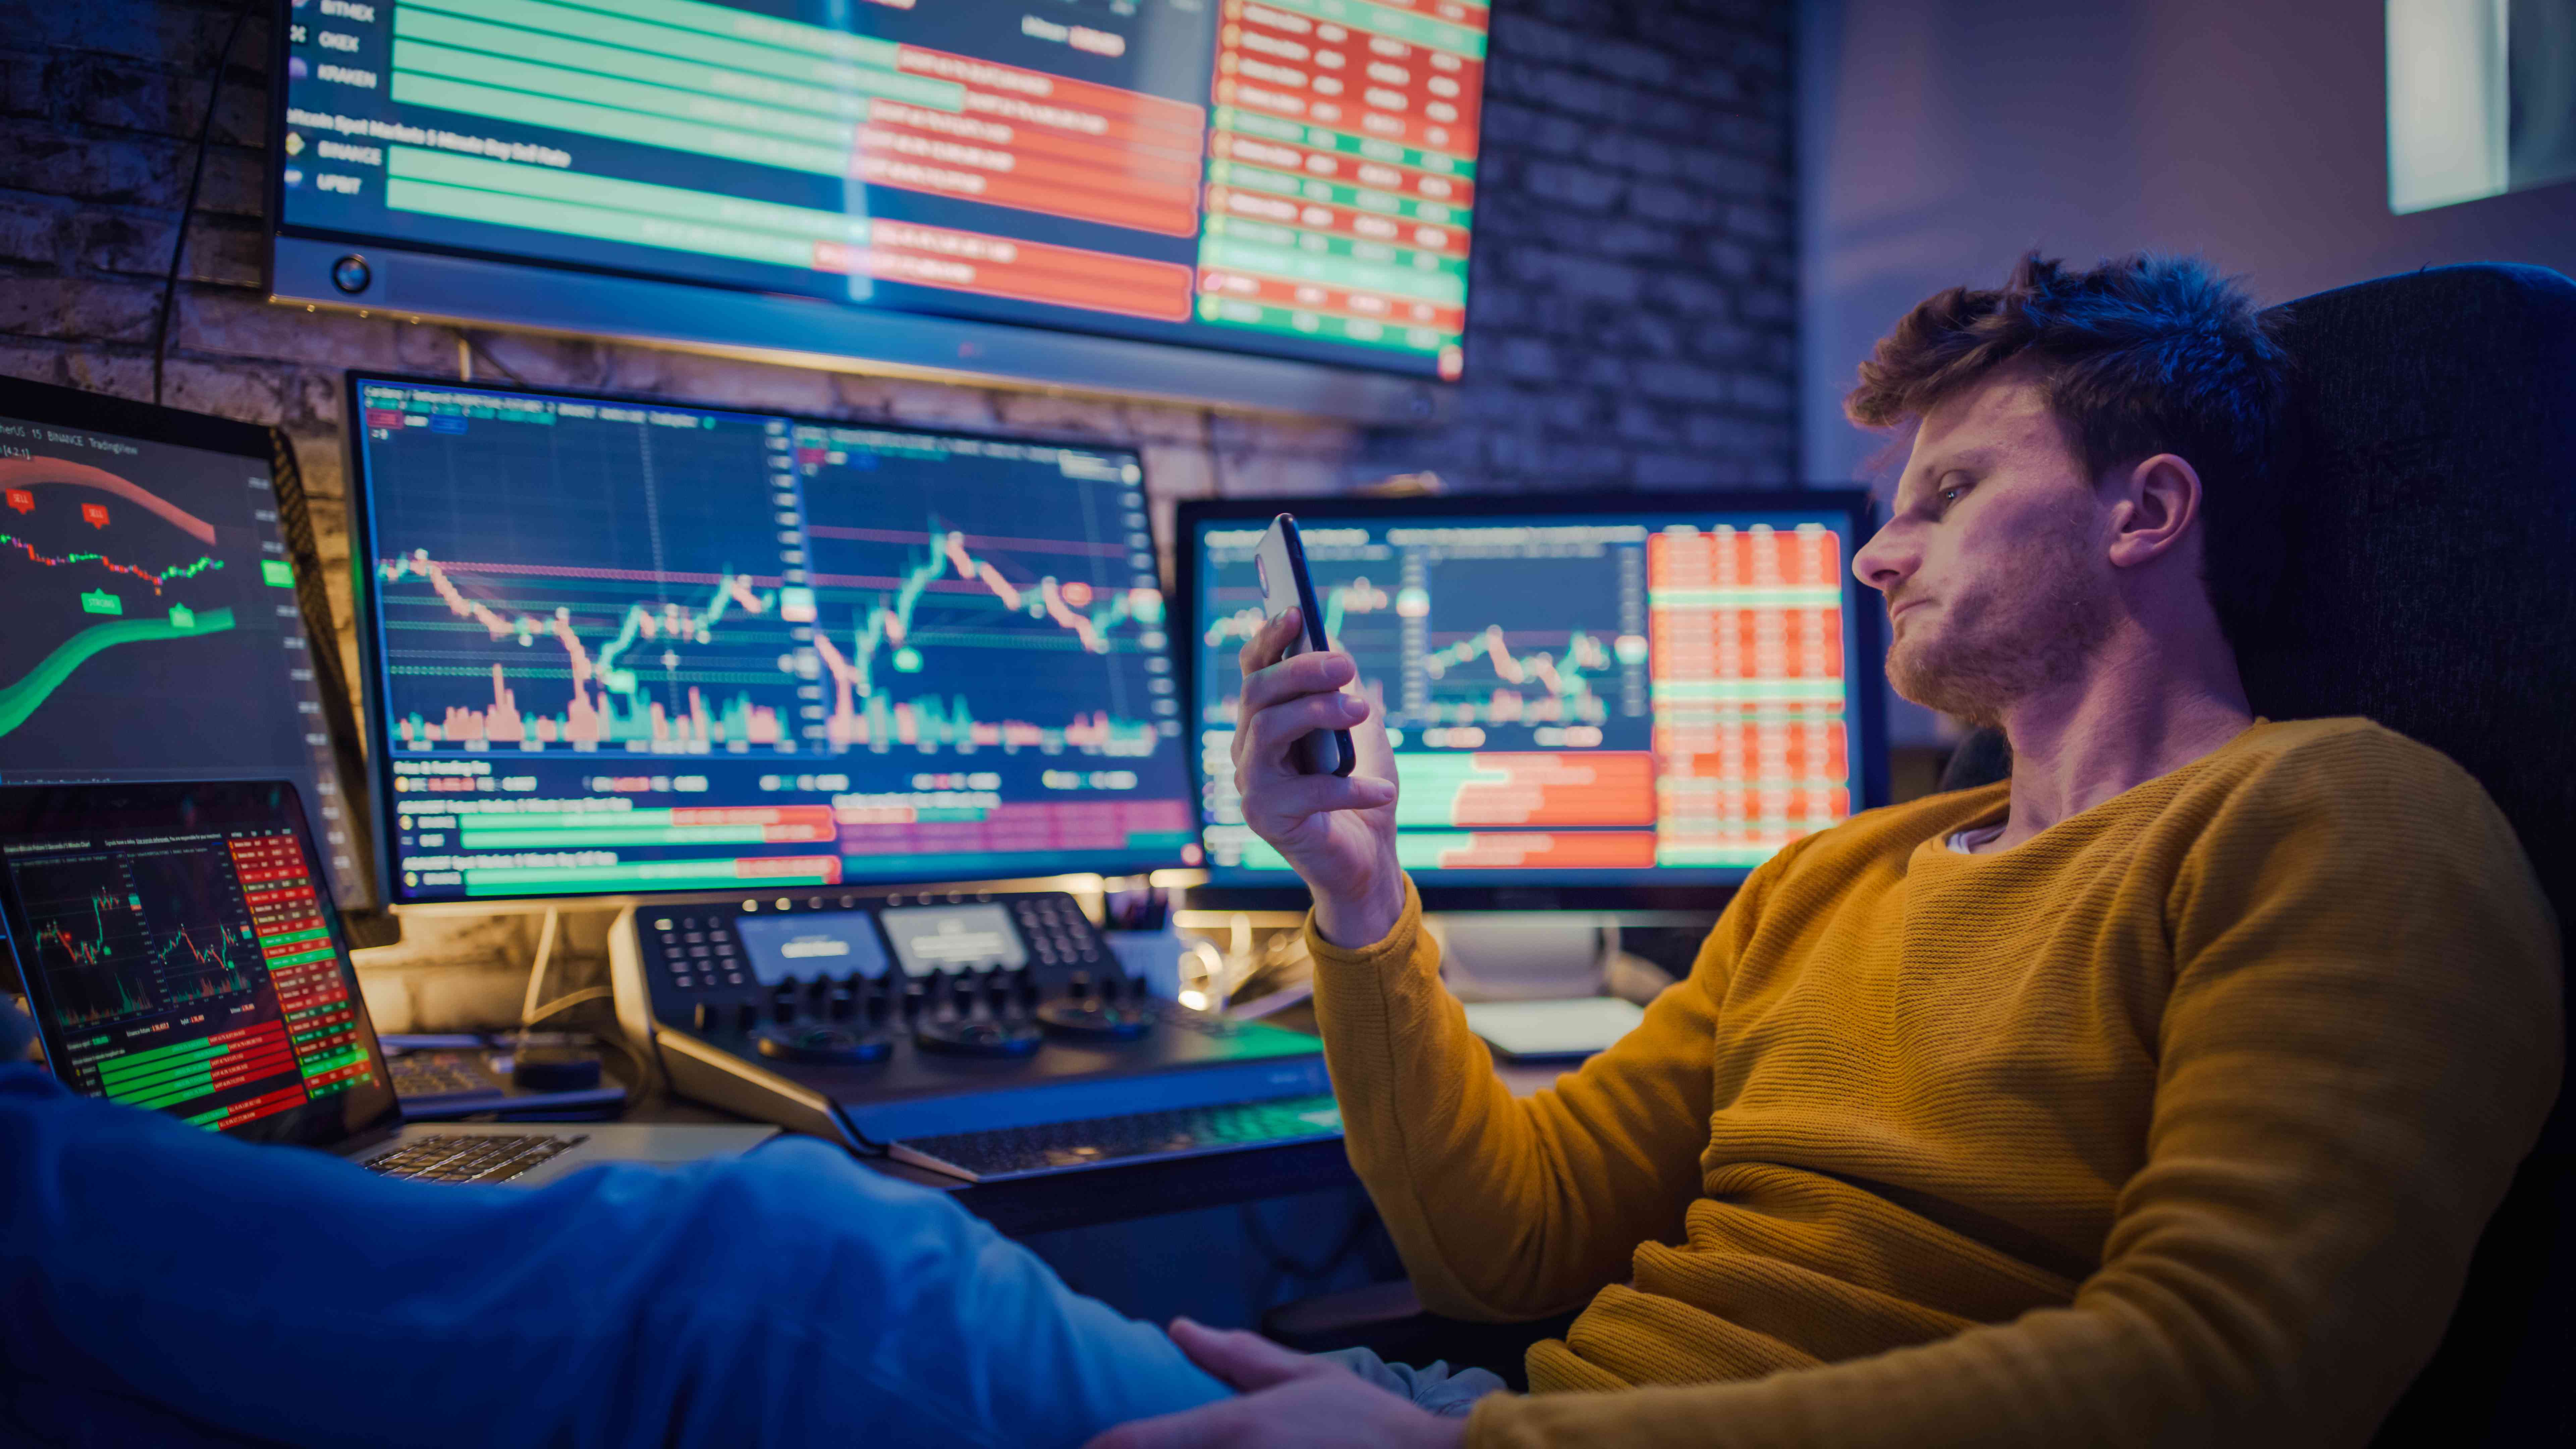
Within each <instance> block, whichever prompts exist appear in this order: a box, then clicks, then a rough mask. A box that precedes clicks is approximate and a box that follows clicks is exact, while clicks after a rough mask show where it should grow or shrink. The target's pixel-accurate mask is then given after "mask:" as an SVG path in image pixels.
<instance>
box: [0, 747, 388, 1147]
mask: <svg viewBox="0 0 2576 1449" xmlns="http://www.w3.org/2000/svg"><path fill="white" fill-rule="evenodd" d="M302 808H303V807H302V804H301V802H300V801H299V799H298V798H297V796H296V793H295V787H294V786H292V785H290V784H287V783H285V782H283V781H274V782H262V783H255V784H236V783H224V784H204V783H196V784H162V785H61V786H49V785H38V786H20V787H13V788H6V789H0V905H5V920H6V923H7V930H8V938H9V941H8V944H9V946H10V948H11V952H12V954H13V955H14V956H15V958H16V960H17V964H18V971H19V976H20V979H21V981H22V982H23V983H24V985H25V987H26V991H27V995H28V1004H29V1006H30V1007H31V1008H32V1012H33V1015H34V1016H35V1018H36V1022H37V1025H38V1027H39V1029H40V1030H41V1032H42V1034H43V1040H44V1048H45V1056H46V1059H47V1061H48V1062H50V1063H51V1064H52V1067H53V1070H54V1073H55V1075H56V1076H58V1077H60V1078H61V1079H62V1080H63V1081H64V1083H66V1084H67V1085H69V1086H70V1087H72V1088H73V1089H74V1090H76V1091H80V1092H85V1093H88V1094H89V1095H91V1096H96V1097H106V1098H109V1099H110V1100H113V1101H119V1102H125V1103H128V1104H131V1105H133V1106H137V1107H146V1108H151V1109H153V1110H156V1111H163V1112H168V1113H171V1114H172V1115H174V1116H177V1117H179V1118H181V1119H183V1120H185V1121H188V1122H191V1123H194V1124H196V1125H198V1126H201V1127H205V1128H207V1129H209V1130H211V1131H219V1132H226V1133H230V1134H232V1135H234V1136H238V1137H245V1138H251V1139H255V1140H260V1141H282V1142H298V1143H305V1144H308V1145H313V1146H331V1145H335V1144H338V1143H340V1142H342V1141H344V1140H346V1139H348V1138H350V1137H352V1136H355V1135H356V1134H358V1133H360V1132H363V1131H366V1130H369V1129H371V1128H375V1127H380V1126H390V1125H392V1124H393V1123H394V1122H395V1121H396V1120H397V1119H398V1117H399V1108H398V1106H397V1104H396V1102H395V1098H394V1093H393V1088H392V1085H391V1079H390V1078H389V1077H388V1075H387V1073H386V1070H385V1062H384V1054H383V1051H382V1050H381V1049H380V1048H379V1047H378V1046H377V1044H376V1036H375V1029H374V1027H373V1026H372V1025H371V1024H370V1023H369V1021H368V1019H367V1012H366V1006H365V1003H364V1002H363V1001H362V1000H361V999H360V998H359V995H358V980H357V974H356V972H355V970H354V969H353V968H352V967H351V966H350V964H349V957H348V952H347V950H346V948H345V947H344V945H343V944H342V938H341V934H340V923H339V919H338V915H337V913H336V912H335V911H334V910H333V909H332V905H331V898H330V892H329V890H328V888H327V887H326V886H325V885H324V883H323V876H322V873H321V868H320V862H319V860H318V859H317V858H316V856H315V854H314V850H313V843H312V839H311V837H310V836H309V835H308V834H307V833H306V828H305V824H304V816H303V814H302Z"/></svg>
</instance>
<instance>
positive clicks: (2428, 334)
mask: <svg viewBox="0 0 2576 1449" xmlns="http://www.w3.org/2000/svg"><path fill="white" fill-rule="evenodd" d="M2273 310H2274V315H2276V317H2277V318H2278V320H2279V321H2280V322H2281V324H2282V334H2281V335H2282V340H2283V343H2284V344H2285V346H2286V347H2287V348H2288V350H2289V353H2290V356H2291V358H2292V359H2293V360H2294V362H2295V363H2296V364H2297V366H2298V379H2297V382H2296V384H2295V386H2294V389H2293V396H2292V405H2291V413H2292V417H2291V428H2290V449H2289V456H2288V459H2287V462H2286V466H2285V467H2283V468H2282V469H2281V470H2279V472H2278V474H2277V479H2276V481H2277V485H2278V486H2279V487H2280V488H2281V490H2282V493H2281V497H2280V498H2279V499H2278V500H2276V501H2277V502H2278V503H2279V505H2280V507H2279V512H2278V516H2279V521H2280V524H2281V528H2282V532H2281V533H2280V534H2279V535H2277V536H2272V535H2258V536H2251V537H2245V538H2237V539H2228V538H2222V537H2217V536H2213V537H2212V539H2211V540H2210V554H2209V566H2210V568H2211V569H2212V570H2221V569H2228V568H2242V567H2246V566H2248V554H2249V553H2253V552H2256V551H2266V550H2277V551H2278V553H2279V562H2280V564H2281V571H2280V575H2279V578H2278V580H2277V582H2276V584H2275V585H2274V587H2273V589H2272V591H2271V594H2270V598H2269V600H2268V601H2267V603H2266V606H2265V607H2264V608H2262V609H2261V610H2260V611H2258V612H2257V613H2256V614H2254V615H2253V616H2252V617H2248V618H2244V619H2239V620H2234V621H2231V624H2232V633H2233V635H2234V642H2235V644H2236V652H2237V662H2238V664H2239V665H2240V667H2241V668H2242V670H2243V673H2244V677H2245V691H2246V695H2247V697H2248V701H2249V702H2250V703H2251V704H2252V706H2253V707H2254V710H2255V712H2256V713H2258V714H2263V715H2268V716H2270V717H2272V718H2275V719H2305V718H2315V717H2318V716H2324V715H2365V716H2368V717H2369V718H2371V719H2374V720H2377V721H2378V722H2379V723H2381V724H2383V725H2386V726H2388V727H2389V728H2390V729H2393V730H2396V731H2398V732H2399V733H2401V734H2404V735H2407V736H2409V737H2411V738H2414V739H2417V740H2421V741H2422V742H2424V743H2425V744H2428V745H2431V746H2433V747H2434V748H2435V749H2438V750H2440V751H2442V752H2443V753H2444V754H2447V755H2449V756H2450V757H2451V758H2452V759H2454V760H2457V761H2458V762H2459V763H2460V765H2461V766H2462V767H2463V768H2465V769H2467V770H2468V772H2469V773H2470V774H2472V775H2474V776H2476V777H2477V778H2478V780H2479V782H2480V783H2482V784H2484V785H2485V786H2486V788H2487V792H2488V793H2489V794H2490V795H2492V796H2494V797H2495V802H2496V804H2497V806H2498V807H2499V808H2501V809H2502V810H2503V812H2504V814H2505V817H2506V819H2508V820H2510V821H2511V822H2512V823H2513V827H2514V830H2515V831H2516V833H2517V834H2519V835H2520V836H2521V838H2522V845H2523V849H2524V850H2525V851H2526V852H2527V853H2528V854H2529V855H2530V857H2531V862H2532V865H2533V867H2534V869H2535V870H2536V871H2537V872H2538V874H2539V876H2540V883H2541V888H2542V889H2543V890H2544V891H2545V892H2546V893H2547V894H2548V896H2549V900H2550V904H2551V906H2552V907H2553V908H2554V909H2555V910H2556V911H2557V913H2558V920H2559V927H2560V935H2561V940H2562V943H2565V944H2569V945H2570V946H2571V947H2576V282H2571V281H2569V280H2568V279H2567V278H2566V277H2564V276H2561V275H2559V274H2558V273H2556V272H2553V271H2548V270H2546V269H2543V268H2538V267H2520V266H2498V265H2481V266H2464V267H2436V268H2432V269H2429V270H2425V271H2420V272H2410V273H2406V274H2404V275H2400V276H2393V277H2382V278H2380V279H2379V280H2377V281H2372V282H2363V283H2361V284H2359V285H2357V286H2351V287H2342V288H2338V289H2336V290H2334V291H2331V292H2321V293H2318V294H2317V295H2315V296H2313V297H2304V298H2301V299H2299V300H2298V301H2295V302H2288V303H2284V304H2282V305H2281V306H2280V307H2278V308H2275V309H2273ZM1957 760H1958V763H1959V765H1960V768H1959V769H1956V770H1954V771H1953V772H1952V773H1951V775H1949V776H1945V778H1944V781H1943V783H1944V785H1945V786H1954V787H1955V786H1958V785H1964V784H1975V783H1982V782H1983V781H1982V779H1980V778H1979V777H1980V776H1983V777H1984V778H2000V773H1999V772H2000V771H2005V770H2008V769H2009V763H2008V761H2009V756H2008V755H2005V754H2004V753H2002V752H2001V751H2000V750H1998V749H1996V748H1995V743H1994V742H1993V741H1991V740H1988V741H1977V742H1974V743H1972V744H1971V745H1969V746H1965V747H1963V748H1962V749H1961V751H1960V752H1959V754H1958V756H1957ZM1990 771H1991V772H1998V773H1991V774H1990V773H1988V772H1990ZM2562 965H2563V963H2562ZM2571 1004H2576V1003H2571ZM2571 1097H2576V1094H2571V1093H2569V1092H2567V1091H2563V1090H2562V1092H2561V1094H2560V1097H2559V1106H2558V1111H2557V1113H2556V1115H2555V1116H2554V1117H2553V1118H2552V1119H2551V1123H2550V1126H2549V1129H2548V1131H2547V1134H2546V1135H2545V1136H2544V1137H2543V1139H2542V1144H2541V1148H2540V1151H2539V1152H2538V1153H2537V1154H2536V1155H2535V1156H2534V1158H2533V1160H2532V1162H2531V1163H2530V1164H2528V1165H2526V1167H2525V1170H2524V1173H2523V1176H2522V1178H2521V1179H2520V1180H2518V1181H2517V1183H2516V1186H2515V1190H2514V1194H2513V1196H2512V1197H2511V1198H2509V1199H2508V1200H2507V1202H2506V1205H2505V1207H2504V1208H2503V1209H2502V1210H2501V1211H2499V1213H2498V1214H2497V1216H2496V1219H2495V1221H2494V1222H2493V1223H2492V1224H2491V1225H2490V1226H2489V1229H2488V1232H2487V1235H2486V1237H2485V1239H2484V1240H2482V1242H2481V1244H2480V1247H2479V1252H2478V1261H2477V1263H2476V1264H2475V1265H2474V1266H2473V1267H2472V1269H2471V1275H2470V1282H2469V1287H2468V1291H2467V1293H2466V1295H2465V1296H2464V1297H2463V1299H2462V1301H2461V1305H2460V1308H2459V1311H2458V1312H2457V1313H2456V1314H2455V1315H2454V1316H2453V1319H2452V1324H2451V1330H2450V1332H2449V1334H2448V1335H2447V1336H2446V1337H2445V1339H2444V1342H2443V1347H2442V1351H2441V1353H2440V1354H2439V1355H2438V1356H2437V1357H2436V1358H2435V1360H2434V1362H2433V1364H2432V1365H2431V1366H2430V1367H2428V1368H2427V1369H2426V1370H2425V1372H2424V1374H2423V1375H2422V1376H2421V1377H2420V1378H2419V1379H2418V1380H2417V1381H2416V1385H2415V1387H2414V1388H2413V1389H2412V1390H2410V1391H2409V1393H2408V1395H2407V1397H2406V1399H2405V1400H2404V1401H2403V1402H2401V1403H2400V1404H2399V1406H2398V1409H2397V1411H2396V1412H2395V1413H2394V1414H2392V1415H2391V1416H2390V1419H2389V1423H2388V1426H2387V1429H2386V1431H2385V1432H2384V1433H2383V1435H2382V1442H2385V1443H2396V1442H2415V1440H2416V1437H2417V1436H2418V1435H2419V1434H2421V1433H2423V1432H2426V1431H2432V1430H2435V1429H2437V1428H2438V1429H2439V1430H2440V1432H2442V1433H2443V1435H2444V1436H2445V1437H2446V1438H2448V1439H2449V1441H2450V1442H2453V1443H2475V1442H2477V1441H2478V1439H2479V1437H2480V1434H2481V1431H2482V1426H2483V1425H2485V1424H2487V1423H2489V1422H2493V1423H2494V1425H2495V1428H2496V1429H2497V1430H2498V1431H2499V1432H2504V1431H2505V1422H2506V1420H2509V1419H2512V1418H2514V1417H2515V1416H2517V1415H2520V1414H2522V1413H2526V1412H2528V1411H2529V1410H2530V1409H2531V1408H2532V1407H2533V1406H2534V1401H2533V1400H2532V1399H2530V1398H2526V1397H2525V1396H2524V1393H2523V1391H2524V1390H2527V1389H2528V1390H2538V1389H2539V1387H2540V1386H2539V1383H2538V1381H2536V1380H2534V1379H2532V1377H2531V1375H2530V1374H2529V1373H2528V1372H2527V1371H2526V1370H2525V1369H2523V1368H2519V1367H2516V1364H2517V1361H2519V1363H2521V1364H2526V1365H2528V1364H2548V1363H2550V1362H2552V1361H2553V1360H2554V1361H2555V1362H2556V1363H2557V1364H2558V1365H2560V1366H2563V1364H2564V1363H2565V1362H2567V1361H2568V1358H2567V1356H2566V1355H2565V1353H2564V1348H2565V1343H2564V1335H2565V1334H2566V1333H2567V1332H2568V1322H2569V1317H2570V1314H2569V1311H2568V1301H2569V1299H2570V1298H2571V1297H2576V1285H2571V1284H2569V1283H2567V1282H2566V1281H2565V1280H2566V1278H2567V1276H2568V1271H2569V1268H2570V1267H2576V1251H2571V1249H2570V1248H2568V1247H2567V1246H2564V1245H2556V1244H2554V1243H2553V1239H2554V1238H2555V1237H2556V1236H2557V1234H2558V1230H2559V1224H2560V1223H2561V1222H2562V1221H2563V1220H2564V1218H2565V1216H2566V1214H2567V1212H2568V1194H2569V1183H2570V1174H2569V1171H2568V1163H2569V1161H2570V1153H2571V1151H2576V1109H2571ZM2553 1247H2555V1249H2556V1251H2555V1252H2554V1253H2553V1251H2552V1250H2553ZM2553 1263H2555V1264H2557V1266H2556V1267H2554V1268H2552V1267H2549V1266H2548V1265H2551V1264H2553ZM2553 1274H2554V1275H2555V1276H2556V1278H2557V1279H2558V1280H2559V1281H2557V1282H2555V1283H2550V1282H2547V1281H2546V1280H2547V1279H2548V1278H2549V1277H2551V1276H2552V1275H2553ZM2508 1378H2510V1379H2511V1380H2512V1381H2513V1382H2512V1383H2511V1384H2510V1385H2508V1384H2507V1383H2505V1382H2504V1381H2505V1380H2506V1379H2508ZM2542 1392H2547V1393H2554V1391H2546V1390H2542ZM2554 1397H2555V1402H2556V1404H2557V1409H2556V1412H2559V1413H2562V1414H2563V1413H2565V1412H2567V1409H2566V1402H2567V1401H2566V1398H2565V1396H2563V1395H2556V1396H2554ZM2507 1399H2513V1400H2518V1401H2519V1402H2516V1403H2512V1404H2507V1402H2506V1401H2507ZM2500 1406H2502V1407H2500ZM2499 1416H2501V1417H2499Z"/></svg>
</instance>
